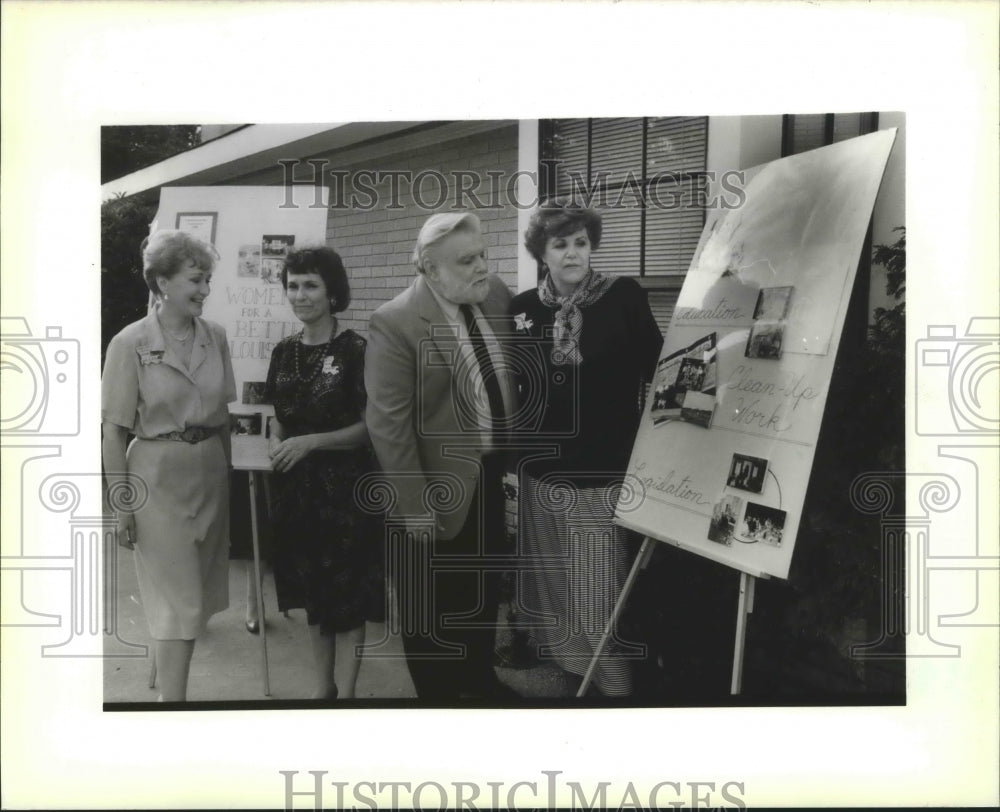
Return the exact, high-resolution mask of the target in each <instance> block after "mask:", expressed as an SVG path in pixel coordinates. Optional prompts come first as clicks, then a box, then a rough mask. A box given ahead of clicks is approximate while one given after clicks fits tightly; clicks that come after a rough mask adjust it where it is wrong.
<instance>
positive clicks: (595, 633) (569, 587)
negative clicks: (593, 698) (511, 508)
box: [518, 475, 640, 696]
mask: <svg viewBox="0 0 1000 812" xmlns="http://www.w3.org/2000/svg"><path fill="white" fill-rule="evenodd" d="M618 492H619V488H618V486H608V487H588V488H581V487H576V486H573V485H569V484H567V483H566V482H565V481H564V482H562V483H560V482H558V481H556V480H554V479H548V478H544V477H543V478H542V479H535V478H534V477H532V476H529V475H524V476H522V477H521V487H520V490H519V495H518V501H519V506H520V514H521V527H520V533H519V538H520V541H521V549H522V551H523V552H524V554H525V555H526V556H527V558H528V560H529V562H530V564H531V566H530V568H529V570H528V571H527V572H526V573H524V575H522V583H523V585H524V590H523V596H522V608H523V609H524V610H525V611H526V613H527V615H528V625H529V632H530V634H531V636H532V637H533V639H534V640H535V642H536V644H537V646H538V649H537V650H538V655H539V657H540V658H541V659H543V660H546V659H551V660H554V661H555V662H556V663H557V664H558V665H559V666H560V668H562V669H563V670H565V671H569V672H570V673H573V674H578V675H580V676H583V675H584V674H585V673H586V671H587V668H588V666H589V665H590V662H591V660H592V659H593V656H594V652H595V651H596V649H597V646H598V644H599V642H600V639H601V635H602V634H603V633H604V628H605V626H606V625H607V622H608V618H609V617H610V616H611V612H612V610H613V609H614V606H615V603H616V602H617V600H618V597H619V595H620V594H621V590H622V587H623V586H624V584H625V578H626V576H627V574H628V565H629V562H628V549H627V545H626V531H625V530H624V529H623V528H621V527H619V526H618V525H616V524H614V523H613V522H612V516H613V514H614V507H615V504H616V502H617V499H618ZM639 652H640V649H639V648H638V647H637V646H635V645H634V644H628V643H627V642H626V641H623V640H621V639H619V637H618V635H617V630H616V632H615V634H613V635H612V636H611V638H610V639H609V641H608V643H607V645H606V647H605V649H604V652H603V653H602V654H601V658H600V660H599V662H598V666H597V669H596V670H595V672H594V684H595V685H596V686H597V688H598V690H599V691H600V692H601V693H602V694H604V695H605V696H627V695H629V694H630V693H631V692H632V678H631V671H632V669H631V666H630V662H629V660H628V659H627V655H629V654H631V655H633V656H638V655H639Z"/></svg>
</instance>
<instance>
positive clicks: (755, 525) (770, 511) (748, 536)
mask: <svg viewBox="0 0 1000 812" xmlns="http://www.w3.org/2000/svg"><path fill="white" fill-rule="evenodd" d="M785 515H786V514H785V511H783V510H779V509H778V508H773V507H768V506H767V505H761V504H758V503H757V502H747V507H746V512H745V513H744V514H743V520H742V522H741V523H740V526H739V532H738V533H737V534H736V539H737V540H738V541H741V542H743V543H745V544H753V543H755V542H758V541H759V542H762V543H764V544H770V545H772V546H774V547H780V546H781V536H782V533H783V532H784V529H785Z"/></svg>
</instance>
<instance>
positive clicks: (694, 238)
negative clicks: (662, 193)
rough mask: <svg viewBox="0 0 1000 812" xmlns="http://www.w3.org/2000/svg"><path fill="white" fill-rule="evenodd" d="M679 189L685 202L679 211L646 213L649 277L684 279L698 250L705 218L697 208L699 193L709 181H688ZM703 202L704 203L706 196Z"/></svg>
mask: <svg viewBox="0 0 1000 812" xmlns="http://www.w3.org/2000/svg"><path fill="white" fill-rule="evenodd" d="M678 187H679V188H678V189H677V190H676V191H677V195H678V199H679V200H681V201H682V204H681V205H680V206H679V207H678V208H676V209H659V208H649V209H647V210H646V265H645V272H646V275H647V276H659V275H664V274H666V275H679V276H684V274H686V273H687V271H688V268H689V267H690V265H691V258H692V257H693V256H694V252H695V249H696V248H697V247H698V240H699V239H700V238H701V231H702V228H703V227H704V224H705V215H704V212H703V209H702V208H701V207H700V206H698V205H697V204H698V200H699V198H698V196H697V193H696V189H697V188H700V189H702V190H704V189H705V187H706V181H705V179H704V178H701V179H699V180H696V181H686V182H684V183H682V184H679V185H678ZM685 187H686V188H685ZM701 199H702V200H704V192H703V193H702V196H701Z"/></svg>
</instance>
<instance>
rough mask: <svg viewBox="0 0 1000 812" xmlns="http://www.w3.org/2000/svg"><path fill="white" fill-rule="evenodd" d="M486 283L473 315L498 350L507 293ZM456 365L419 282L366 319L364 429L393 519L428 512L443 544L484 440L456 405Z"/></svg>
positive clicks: (448, 335) (459, 520)
mask: <svg viewBox="0 0 1000 812" xmlns="http://www.w3.org/2000/svg"><path fill="white" fill-rule="evenodd" d="M489 282H490V292H489V294H488V296H487V297H486V300H485V301H484V302H482V303H481V304H480V305H479V308H480V310H482V312H483V315H484V316H486V317H487V319H488V320H489V323H490V325H491V326H492V327H493V328H494V332H495V333H496V334H497V337H498V340H500V343H501V346H502V343H503V342H502V338H501V336H502V335H503V333H504V332H509V330H508V328H507V327H506V326H505V325H506V322H507V321H508V319H509V317H508V315H507V308H508V305H509V303H510V300H511V294H510V291H509V290H508V289H507V286H506V285H505V284H504V283H503V281H502V280H501V279H500V278H499V277H498V276H496V274H490V275H489ZM461 359H462V354H461V352H460V348H459V344H458V339H457V338H456V336H455V334H454V331H453V330H451V329H450V327H449V322H448V320H447V318H446V317H445V315H444V313H443V312H442V310H441V306H440V305H439V304H438V302H437V299H435V298H434V294H433V293H432V292H431V290H430V287H429V285H428V284H427V280H426V279H424V277H423V276H422V275H421V276H418V277H417V278H416V280H415V281H414V282H413V284H412V285H410V287H409V288H407V289H406V290H405V291H403V292H402V293H400V294H399V295H398V296H396V298H394V299H393V300H392V301H390V302H386V303H385V304H384V305H382V306H381V307H379V308H378V310H376V311H375V312H374V313H373V314H372V317H371V321H370V323H369V325H368V348H367V351H366V354H365V388H366V389H367V391H368V407H367V413H366V422H367V424H368V432H369V434H370V436H371V441H372V445H373V446H374V448H375V454H376V456H377V457H378V460H379V464H380V465H381V467H382V470H383V472H384V473H385V476H386V478H387V480H388V482H389V483H390V484H391V485H392V487H393V489H394V492H395V498H396V504H395V507H394V509H393V511H392V514H393V515H394V516H396V517H404V516H410V517H420V516H427V515H429V514H430V513H431V512H433V513H435V514H436V517H437V519H438V522H439V524H440V526H441V528H442V529H441V530H439V532H438V537H439V538H443V539H451V538H454V536H455V535H456V534H457V533H458V532H459V530H461V528H462V525H463V523H464V522H465V518H466V515H467V514H468V511H469V503H470V502H471V500H472V496H473V494H474V492H475V489H476V487H477V485H478V481H479V475H480V469H481V465H480V457H481V455H482V435H481V434H480V431H479V427H478V426H477V425H476V424H475V421H474V415H470V414H469V412H468V410H467V409H463V408H462V407H461V405H460V404H459V403H458V402H457V401H456V387H457V386H458V385H460V384H461V383H462V382H463V381H466V380H467V376H466V375H464V374H462V372H461V366H460V365H461V364H462V363H463V361H462V360H461ZM470 418H473V419H470Z"/></svg>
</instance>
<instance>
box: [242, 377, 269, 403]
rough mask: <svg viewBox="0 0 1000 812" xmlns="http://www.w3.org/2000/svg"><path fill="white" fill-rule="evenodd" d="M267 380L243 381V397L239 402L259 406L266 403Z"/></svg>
mask: <svg viewBox="0 0 1000 812" xmlns="http://www.w3.org/2000/svg"><path fill="white" fill-rule="evenodd" d="M266 392H267V382H266V381H244V382H243V397H242V399H241V401H240V402H241V403H243V405H244V406H260V405H262V404H266V403H267V402H268V401H267V394H266Z"/></svg>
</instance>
